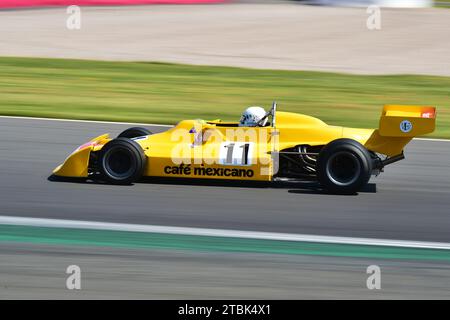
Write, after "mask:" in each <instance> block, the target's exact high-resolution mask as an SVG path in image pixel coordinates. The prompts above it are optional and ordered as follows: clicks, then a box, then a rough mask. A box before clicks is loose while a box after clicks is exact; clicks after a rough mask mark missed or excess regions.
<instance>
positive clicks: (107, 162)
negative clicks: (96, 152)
mask: <svg viewBox="0 0 450 320" xmlns="http://www.w3.org/2000/svg"><path fill="white" fill-rule="evenodd" d="M146 163H147V157H146V156H145V154H144V151H143V150H142V148H141V146H140V145H139V144H137V143H136V142H135V141H133V140H130V139H128V138H117V139H114V140H111V141H110V142H108V143H107V144H106V145H105V146H104V147H103V148H102V150H101V153H100V173H101V175H102V177H103V178H104V179H105V180H106V181H107V182H109V183H112V184H131V183H133V182H135V181H137V180H139V179H140V178H141V177H142V174H143V172H144V169H145V165H146Z"/></svg>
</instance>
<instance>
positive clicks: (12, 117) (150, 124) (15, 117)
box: [0, 116, 450, 142]
mask: <svg viewBox="0 0 450 320" xmlns="http://www.w3.org/2000/svg"><path fill="white" fill-rule="evenodd" d="M0 118H4V119H19V120H20V119H25V120H44V121H67V122H80V123H83V122H85V123H104V124H127V125H139V126H152V127H166V128H169V127H173V126H172V125H170V124H156V123H139V122H115V121H97V120H76V119H59V118H35V117H20V116H0ZM414 140H424V141H438V142H450V139H434V138H414Z"/></svg>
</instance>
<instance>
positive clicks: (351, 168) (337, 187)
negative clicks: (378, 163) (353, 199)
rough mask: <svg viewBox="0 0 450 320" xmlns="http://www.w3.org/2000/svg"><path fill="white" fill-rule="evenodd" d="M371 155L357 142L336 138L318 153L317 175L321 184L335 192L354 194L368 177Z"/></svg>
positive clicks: (370, 169) (370, 170) (370, 168)
mask: <svg viewBox="0 0 450 320" xmlns="http://www.w3.org/2000/svg"><path fill="white" fill-rule="evenodd" d="M371 173H372V157H371V156H370V153H369V151H368V150H367V149H366V148H365V147H364V146H363V145H362V144H360V143H359V142H357V141H355V140H352V139H337V140H334V141H332V142H330V143H329V144H327V145H326V146H325V147H324V148H323V149H322V150H321V151H320V153H319V157H318V160H317V177H318V180H319V182H320V184H321V185H322V186H324V187H325V188H326V189H327V190H328V191H330V192H332V193H337V194H354V193H356V192H358V191H359V190H361V189H362V188H363V187H364V186H365V185H366V184H367V183H368V182H369V179H370V175H371Z"/></svg>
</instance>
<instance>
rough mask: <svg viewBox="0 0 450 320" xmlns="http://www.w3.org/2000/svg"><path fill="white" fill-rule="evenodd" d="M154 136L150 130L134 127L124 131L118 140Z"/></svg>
mask: <svg viewBox="0 0 450 320" xmlns="http://www.w3.org/2000/svg"><path fill="white" fill-rule="evenodd" d="M151 134H153V133H152V132H151V131H150V130H148V129H146V128H143V127H132V128H128V129H126V130H125V131H122V132H121V133H120V134H119V135H118V136H117V138H128V139H132V138H137V137H142V136H149V135H151Z"/></svg>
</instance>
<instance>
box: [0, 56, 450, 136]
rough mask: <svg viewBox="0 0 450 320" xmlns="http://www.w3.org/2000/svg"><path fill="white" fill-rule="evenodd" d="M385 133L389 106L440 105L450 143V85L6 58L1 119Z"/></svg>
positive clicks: (431, 79) (440, 80) (418, 79)
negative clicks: (292, 120) (246, 118)
mask: <svg viewBox="0 0 450 320" xmlns="http://www.w3.org/2000/svg"><path fill="white" fill-rule="evenodd" d="M274 99H276V100H277V101H278V106H279V109H280V110H284V111H294V112H301V113H306V114H309V115H312V116H316V117H319V118H321V119H322V120H324V121H326V122H328V123H330V124H335V125H344V126H353V127H377V126H378V119H379V116H380V112H381V108H382V106H383V105H384V104H415V105H434V106H437V108H438V126H437V130H436V131H435V133H434V134H432V136H434V137H444V138H450V77H435V76H415V75H396V76H361V75H348V74H335V73H322V72H303V71H277V70H256V69H242V68H229V67H209V66H191V65H177V64H163V63H143V62H142V63H139V62H104V61H85V60H59V59H36V58H0V114H3V115H21V116H36V117H56V118H73V119H94V120H112V121H131V122H133V121H135V122H148V123H176V122H177V121H179V120H181V119H189V118H191V119H192V118H204V119H216V118H221V119H224V120H237V119H239V117H240V113H241V112H242V111H243V110H244V108H245V107H247V106H249V105H263V106H265V107H266V108H268V107H269V106H270V104H271V102H272V100H274Z"/></svg>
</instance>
